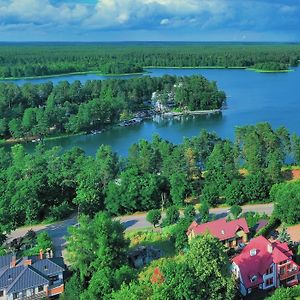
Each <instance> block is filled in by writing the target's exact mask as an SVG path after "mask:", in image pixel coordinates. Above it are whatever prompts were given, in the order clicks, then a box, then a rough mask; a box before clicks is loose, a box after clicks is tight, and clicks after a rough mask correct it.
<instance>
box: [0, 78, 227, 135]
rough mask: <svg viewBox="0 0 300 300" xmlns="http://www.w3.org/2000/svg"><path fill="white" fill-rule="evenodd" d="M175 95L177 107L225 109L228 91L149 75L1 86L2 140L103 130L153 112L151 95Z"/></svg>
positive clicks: (199, 80) (197, 81)
mask: <svg viewBox="0 0 300 300" xmlns="http://www.w3.org/2000/svg"><path fill="white" fill-rule="evenodd" d="M155 91H158V92H161V93H162V95H166V94H170V93H171V94H172V95H174V101H175V106H176V107H178V108H188V109H190V110H205V109H218V108H221V106H222V104H223V102H224V101H225V98H226V97H225V93H224V92H222V91H219V90H218V88H217V85H216V83H215V82H213V81H208V80H207V79H206V78H204V77H202V76H191V77H176V76H163V77H157V78H151V77H148V76H145V77H141V78H133V79H128V80H120V79H117V80H104V81H96V80H95V81H88V82H86V83H85V84H84V85H82V84H81V83H80V81H75V82H74V83H72V84H69V83H68V82H67V81H63V82H60V83H59V84H57V85H56V86H53V84H52V83H50V82H49V83H44V84H39V85H33V84H25V85H23V86H22V87H19V86H17V85H15V84H12V83H0V138H2V139H7V138H10V137H13V138H21V137H28V136H41V137H42V136H45V135H49V134H53V133H78V132H83V131H89V130H92V129H102V128H103V127H104V126H106V125H108V124H113V123H115V122H117V121H119V120H120V119H126V118H127V117H130V116H131V115H132V114H133V113H135V112H137V111H139V110H143V109H149V106H147V103H149V100H151V96H152V93H153V92H155Z"/></svg>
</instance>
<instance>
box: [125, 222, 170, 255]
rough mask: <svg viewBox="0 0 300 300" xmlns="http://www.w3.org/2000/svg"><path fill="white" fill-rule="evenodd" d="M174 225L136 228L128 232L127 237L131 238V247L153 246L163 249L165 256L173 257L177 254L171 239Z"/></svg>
mask: <svg viewBox="0 0 300 300" xmlns="http://www.w3.org/2000/svg"><path fill="white" fill-rule="evenodd" d="M173 227H174V226H168V227H165V228H163V229H160V228H151V229H146V230H134V231H130V232H126V233H125V237H126V238H128V239H129V240H130V248H134V247H136V246H153V247H155V248H159V249H161V250H162V252H163V256H165V257H172V256H174V255H175V247H174V243H173V242H172V241H171V239H170V238H171V235H172V228H173Z"/></svg>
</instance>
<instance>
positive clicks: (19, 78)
mask: <svg viewBox="0 0 300 300" xmlns="http://www.w3.org/2000/svg"><path fill="white" fill-rule="evenodd" d="M147 73H148V72H147V71H145V72H139V73H120V74H117V73H116V74H104V73H100V72H97V71H82V72H71V73H62V74H54V75H41V76H27V77H0V81H11V80H30V79H47V78H57V77H64V76H72V75H88V74H94V75H96V76H105V77H117V76H132V75H133V76H134V75H144V74H147Z"/></svg>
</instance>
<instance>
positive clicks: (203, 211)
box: [199, 201, 210, 223]
mask: <svg viewBox="0 0 300 300" xmlns="http://www.w3.org/2000/svg"><path fill="white" fill-rule="evenodd" d="M209 208H210V206H209V204H208V202H207V201H203V202H201V206H200V210H199V213H200V218H201V223H206V222H208V221H209Z"/></svg>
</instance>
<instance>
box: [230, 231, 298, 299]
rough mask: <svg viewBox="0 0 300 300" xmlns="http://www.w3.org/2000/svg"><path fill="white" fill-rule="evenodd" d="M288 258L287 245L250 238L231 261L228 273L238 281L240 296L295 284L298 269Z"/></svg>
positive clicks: (290, 252)
mask: <svg viewBox="0 0 300 300" xmlns="http://www.w3.org/2000/svg"><path fill="white" fill-rule="evenodd" d="M292 257H293V253H292V251H291V250H290V249H289V246H288V244H287V243H280V242H278V241H275V242H270V241H269V240H267V239H266V238H265V237H263V236H259V237H257V238H254V239H252V240H251V241H250V242H249V244H248V245H247V246H246V247H245V248H244V249H243V250H242V252H241V253H240V254H239V255H238V256H236V257H234V258H233V259H232V272H233V274H234V275H235V277H236V278H237V279H238V281H239V289H240V292H241V294H242V295H244V296H245V295H247V294H250V293H251V292H252V291H253V290H254V289H261V290H267V289H271V288H277V287H279V286H292V285H296V284H298V279H297V276H299V274H300V268H299V266H298V265H297V264H296V263H295V262H294V261H293V259H292Z"/></svg>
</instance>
